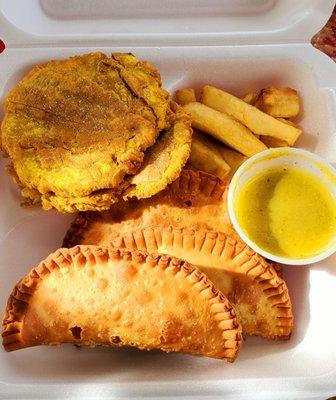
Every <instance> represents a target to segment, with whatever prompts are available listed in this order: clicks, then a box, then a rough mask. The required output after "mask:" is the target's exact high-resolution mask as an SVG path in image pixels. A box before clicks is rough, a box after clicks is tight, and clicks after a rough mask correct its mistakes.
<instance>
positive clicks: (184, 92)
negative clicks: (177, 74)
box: [175, 88, 197, 106]
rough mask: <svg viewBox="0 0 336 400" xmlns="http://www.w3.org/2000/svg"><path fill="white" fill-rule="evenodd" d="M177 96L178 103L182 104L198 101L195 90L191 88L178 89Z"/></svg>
mask: <svg viewBox="0 0 336 400" xmlns="http://www.w3.org/2000/svg"><path fill="white" fill-rule="evenodd" d="M175 97H176V101H177V103H178V104H181V106H184V105H185V104H188V103H193V102H194V101H197V100H196V93H195V90H194V89H191V88H187V89H180V90H176V92H175Z"/></svg>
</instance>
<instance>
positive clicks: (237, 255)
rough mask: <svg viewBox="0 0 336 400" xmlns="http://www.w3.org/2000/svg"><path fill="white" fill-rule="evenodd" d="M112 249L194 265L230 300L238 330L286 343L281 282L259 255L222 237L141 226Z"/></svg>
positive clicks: (288, 326) (289, 318) (286, 301)
mask: <svg viewBox="0 0 336 400" xmlns="http://www.w3.org/2000/svg"><path fill="white" fill-rule="evenodd" d="M113 245H114V246H118V247H119V246H120V247H124V248H127V249H132V250H143V251H147V252H154V253H156V252H158V253H163V254H170V255H171V256H174V257H179V258H183V259H184V260H186V261H188V262H190V263H192V264H194V265H197V266H198V268H200V270H201V271H202V272H204V273H205V274H206V275H207V276H208V278H209V279H210V280H211V281H212V282H213V283H214V285H215V287H216V288H217V289H219V290H220V291H221V292H222V293H223V294H224V295H225V296H226V297H227V298H228V299H229V301H230V302H231V304H232V305H233V307H234V308H235V310H236V312H237V315H238V317H239V318H240V321H241V324H242V327H243V332H244V333H247V334H250V335H257V336H262V337H265V338H271V339H288V338H289V337H290V334H291V332H292V328H293V314H292V306H291V301H290V297H289V293H288V288H287V286H286V283H285V282H284V281H283V280H282V279H281V278H280V277H279V276H278V275H277V274H276V272H275V271H274V269H273V268H272V267H271V265H270V264H268V263H267V262H266V261H265V259H264V258H263V257H261V256H260V255H258V254H257V253H255V252H254V251H253V250H252V249H250V248H249V247H248V246H246V245H244V244H243V243H242V242H239V241H237V240H236V239H234V238H233V237H230V236H227V235H225V234H223V233H217V232H214V231H206V230H193V229H183V228H173V227H168V228H163V227H159V226H158V227H153V228H144V229H142V230H138V231H135V232H131V233H127V234H125V235H123V236H122V237H121V238H118V239H115V240H114V241H113Z"/></svg>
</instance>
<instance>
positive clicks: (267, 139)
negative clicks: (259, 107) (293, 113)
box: [260, 118, 297, 147]
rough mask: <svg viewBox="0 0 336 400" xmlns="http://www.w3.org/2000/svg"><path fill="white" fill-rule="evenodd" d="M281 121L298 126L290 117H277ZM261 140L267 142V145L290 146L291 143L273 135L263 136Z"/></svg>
mask: <svg viewBox="0 0 336 400" xmlns="http://www.w3.org/2000/svg"><path fill="white" fill-rule="evenodd" d="M277 119H278V120H279V121H281V122H283V123H284V124H288V125H291V126H295V127H296V126H297V125H296V124H294V122H292V121H290V120H289V119H285V118H277ZM260 140H261V141H262V142H263V143H265V144H266V146H267V147H288V146H289V144H288V143H287V142H286V141H285V140H282V139H279V138H275V137H272V136H261V137H260Z"/></svg>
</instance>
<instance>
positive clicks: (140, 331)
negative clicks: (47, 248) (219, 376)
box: [2, 246, 242, 362]
mask: <svg viewBox="0 0 336 400" xmlns="http://www.w3.org/2000/svg"><path fill="white" fill-rule="evenodd" d="M157 282H160V285H158V283H157ZM172 287H174V290H173V291H172V290H171V288H172ZM2 337H3V346H4V347H5V350H7V351H12V350H17V349H21V348H25V347H30V346H37V345H51V344H52V345H55V344H62V343H75V344H79V345H88V346H96V345H105V346H118V347H120V346H133V347H137V348H139V349H144V350H152V349H161V350H163V351H166V352H186V353H191V354H200V355H204V356H208V357H214V358H222V359H226V360H227V361H229V362H232V361H234V359H235V358H236V356H237V353H238V351H239V348H240V346H241V343H242V334H241V327H240V325H239V323H238V321H237V319H236V315H235V312H234V310H233V309H232V306H231V305H230V303H229V302H228V300H227V299H226V298H225V297H224V296H223V295H222V294H221V293H220V292H218V291H217V290H216V289H215V288H214V286H213V284H212V283H211V282H210V281H209V280H208V278H207V277H206V276H205V275H204V274H202V273H201V272H200V271H198V270H197V269H196V268H195V267H193V266H191V265H190V264H188V263H186V262H185V261H181V260H179V259H176V258H172V257H168V256H155V255H148V254H147V253H143V252H139V251H134V252H132V251H126V250H120V249H113V248H110V249H108V248H99V247H95V246H77V247H75V248H73V249H60V250H58V251H56V252H55V253H54V254H51V255H50V256H49V257H48V258H47V259H46V260H44V261H42V262H41V263H40V264H39V266H38V267H36V268H34V269H32V271H31V272H30V273H29V274H28V275H27V276H26V277H25V278H23V279H22V280H21V281H20V282H19V283H18V284H17V285H16V286H15V288H14V290H13V292H12V294H11V296H10V298H9V300H8V303H7V308H6V312H5V317H4V320H3V332H2Z"/></svg>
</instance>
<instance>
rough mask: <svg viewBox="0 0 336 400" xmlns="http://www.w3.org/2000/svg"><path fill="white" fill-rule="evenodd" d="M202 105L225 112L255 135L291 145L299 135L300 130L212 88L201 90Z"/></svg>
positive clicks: (207, 87) (206, 87)
mask: <svg viewBox="0 0 336 400" xmlns="http://www.w3.org/2000/svg"><path fill="white" fill-rule="evenodd" d="M202 103H203V104H205V105H207V106H209V107H212V108H214V109H215V110H217V111H221V112H226V113H227V114H229V115H230V116H232V117H233V118H235V119H237V120H238V121H240V122H241V123H242V124H244V125H245V126H247V127H248V128H249V129H250V130H251V131H252V132H254V133H255V134H257V135H265V136H272V137H277V138H279V139H283V140H285V141H286V142H288V144H289V145H293V144H294V143H295V141H296V139H297V138H298V137H299V136H300V134H301V130H300V129H298V128H295V127H293V126H290V125H288V124H284V123H283V122H281V121H278V120H277V119H276V118H274V117H272V116H270V115H268V114H266V113H264V112H262V111H260V110H258V109H257V108H256V107H253V106H251V105H250V104H247V103H245V102H244V101H243V100H241V99H239V98H238V97H235V96H233V95H232V94H230V93H227V92H224V91H223V90H219V89H217V88H215V87H213V86H205V87H204V88H203V93H202Z"/></svg>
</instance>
